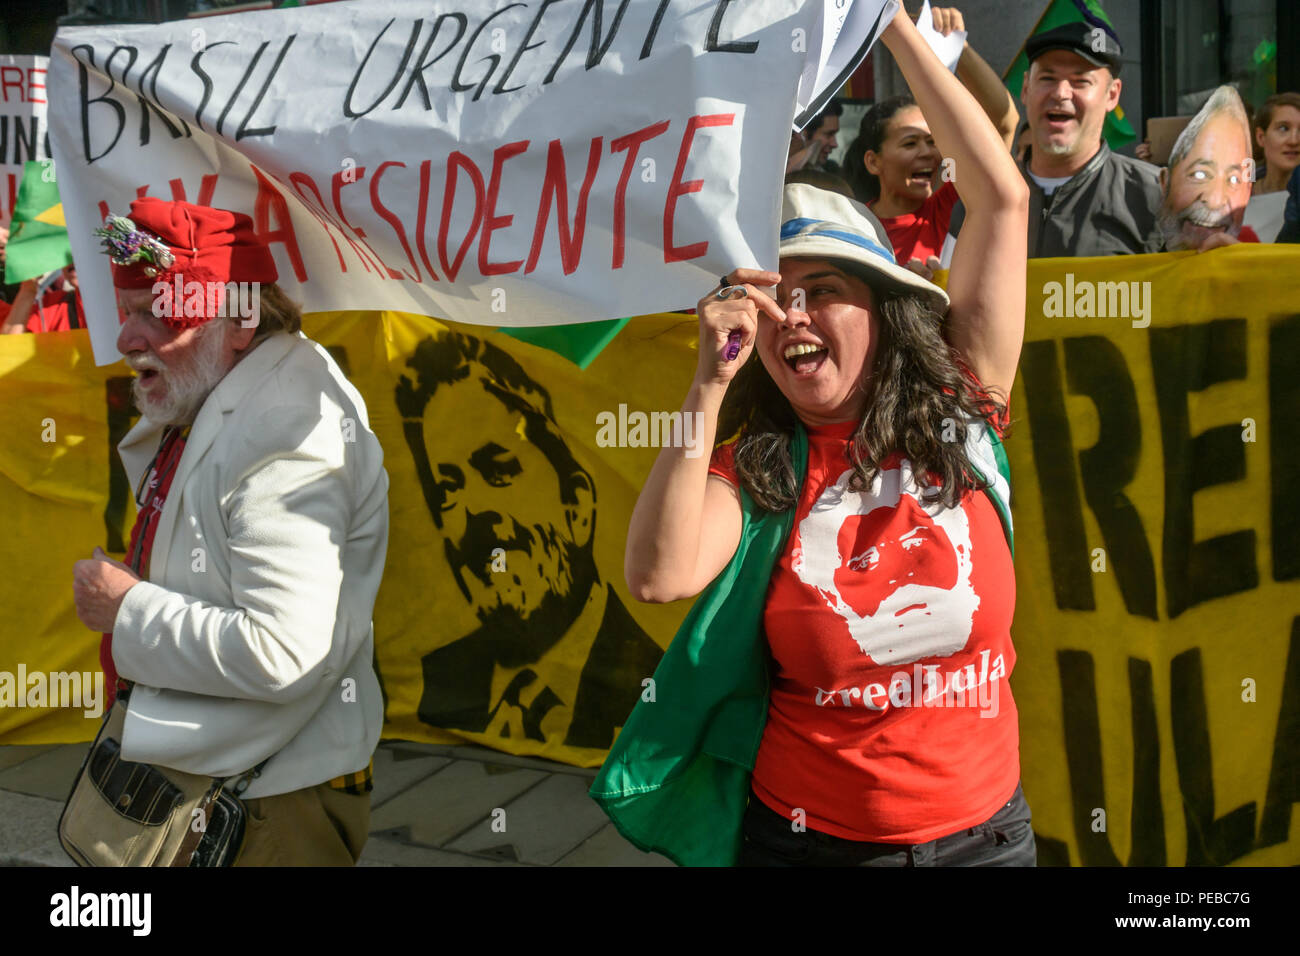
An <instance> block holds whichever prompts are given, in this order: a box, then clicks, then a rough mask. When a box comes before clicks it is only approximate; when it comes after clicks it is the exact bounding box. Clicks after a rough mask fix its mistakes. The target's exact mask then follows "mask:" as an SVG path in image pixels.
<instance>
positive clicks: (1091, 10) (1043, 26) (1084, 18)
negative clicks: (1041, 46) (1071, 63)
mask: <svg viewBox="0 0 1300 956" xmlns="http://www.w3.org/2000/svg"><path fill="white" fill-rule="evenodd" d="M1067 23H1086V24H1088V26H1090V27H1100V28H1101V29H1102V30H1105V31H1106V32H1107V33H1108V34H1110V36H1111V38H1112V39H1113V40H1114V41H1115V42H1116V43H1119V36H1118V35H1117V34H1116V33H1115V28H1114V27H1113V26H1111V22H1110V17H1108V16H1106V11H1105V10H1103V9H1102V8H1101V4H1100V3H1098V2H1097V0H1052V2H1051V4H1050V5H1049V6H1048V8H1047V10H1045V11H1044V12H1043V15H1042V16H1041V17H1039V18H1038V23H1037V25H1036V26H1035V27H1034V29H1033V30H1031V31H1030V32H1029V36H1031V37H1032V36H1037V35H1038V34H1040V33H1046V32H1047V31H1048V30H1055V29H1056V28H1057V27H1059V26H1064V25H1065V24H1067ZM1025 39H1026V40H1027V39H1029V37H1026V38H1025ZM1120 46H1121V47H1122V46H1123V44H1122V43H1121V44H1120ZM1027 69H1029V57H1027V56H1026V55H1025V49H1024V47H1023V46H1022V47H1021V48H1020V53H1019V54H1018V55H1017V56H1016V58H1015V60H1014V61H1012V63H1011V66H1010V68H1009V69H1008V70H1007V72H1006V76H1005V77H1003V79H1004V80H1005V82H1006V84H1007V89H1009V90H1010V91H1011V95H1012V96H1016V97H1018V96H1020V87H1021V84H1022V83H1023V82H1024V77H1025V71H1026V70H1027ZM1101 134H1102V135H1103V136H1104V137H1106V144H1107V145H1108V146H1110V148H1111V149H1118V148H1119V147H1121V146H1125V145H1127V144H1129V143H1131V142H1133V141H1134V140H1135V139H1137V138H1138V137H1137V133H1135V132H1134V131H1133V126H1132V125H1131V124H1130V123H1129V121H1128V120H1127V119H1126V118H1125V116H1124V109H1123V107H1120V106H1116V107H1115V109H1114V110H1112V111H1111V112H1109V113H1107V114H1106V123H1105V125H1104V126H1102V129H1101Z"/></svg>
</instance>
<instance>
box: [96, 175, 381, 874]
mask: <svg viewBox="0 0 1300 956" xmlns="http://www.w3.org/2000/svg"><path fill="white" fill-rule="evenodd" d="M99 234H100V235H103V236H104V237H105V246H106V249H107V250H108V251H109V252H110V255H111V257H112V260H113V275H114V286H115V287H116V288H117V297H118V306H119V311H120V313H121V319H122V327H121V333H120V335H119V337H118V341H117V347H118V350H119V351H121V352H122V353H123V355H125V356H126V360H127V363H128V364H129V365H130V366H131V367H132V369H133V370H134V371H135V372H136V373H137V376H138V377H137V379H136V382H135V390H134V394H135V399H136V404H137V405H138V407H139V408H140V411H141V413H142V416H141V418H140V421H139V422H138V423H137V424H136V425H135V427H134V428H132V429H131V431H130V432H129V433H128V434H127V435H126V437H125V438H124V439H123V440H122V442H121V443H120V444H119V445H118V451H119V454H120V455H121V457H122V462H123V465H124V466H125V468H126V472H127V475H128V477H129V479H130V482H131V486H132V487H134V488H137V489H138V491H137V503H138V504H140V511H139V515H138V517H137V519H136V525H135V528H134V529H133V531H132V535H131V549H130V552H129V553H128V561H129V562H130V563H129V564H123V563H121V562H116V561H113V560H111V559H109V558H108V557H107V556H106V555H104V554H103V552H101V551H100V550H99V549H96V550H95V554H94V556H93V557H91V558H90V559H88V560H84V561H78V562H77V563H76V565H75V566H74V569H73V578H74V584H73V588H74V595H75V598H76V605H77V614H78V616H79V617H80V618H81V620H82V622H83V623H84V624H85V625H86V626H87V627H90V628H91V629H93V630H96V631H102V632H106V633H105V634H104V638H103V643H102V646H101V654H100V658H101V663H102V664H103V665H104V668H105V671H106V673H107V675H108V677H109V680H108V685H109V686H110V688H112V689H113V690H114V691H117V690H118V689H119V688H120V689H121V691H123V692H125V691H127V690H128V688H129V699H128V701H127V708H128V709H127V716H126V724H125V729H124V732H123V740H122V758H123V759H125V760H129V761H136V762H141V763H151V764H157V765H161V766H165V767H171V768H175V769H177V770H183V771H186V772H189V773H195V774H205V775H208V776H212V777H232V776H236V775H239V774H242V773H244V772H245V771H248V770H250V769H252V768H254V767H257V766H258V765H259V764H261V763H262V762H263V761H267V762H266V763H265V764H264V765H263V766H262V767H261V770H260V773H259V774H258V776H256V777H255V778H254V779H253V781H252V783H251V785H250V786H249V787H248V788H247V790H246V791H245V792H244V795H243V796H244V801H245V804H246V806H247V808H248V820H247V829H246V835H245V840H244V845H243V849H242V851H241V853H240V856H239V859H238V861H237V864H236V865H352V864H353V863H355V862H356V860H357V858H358V857H359V856H360V853H361V848H362V845H363V844H364V843H365V840H366V834H367V831H368V825H369V817H370V795H369V790H370V768H371V756H372V754H373V752H374V748H375V745H376V744H377V743H378V740H379V734H380V730H381V727H382V723H383V703H382V698H381V692H380V687H379V681H378V678H377V677H376V675H375V671H374V667H373V664H372V661H373V657H374V632H373V628H372V626H371V615H372V612H373V609H374V603H375V595H376V592H377V591H378V589H379V582H380V578H381V576H382V573H383V566H384V558H385V552H386V549H387V543H388V476H387V474H386V472H385V471H384V468H383V453H382V451H381V449H380V446H379V442H378V440H377V439H376V438H375V435H374V433H373V432H371V430H370V428H369V423H368V420H367V416H366V407H365V403H364V402H363V400H362V398H361V395H360V394H359V393H358V392H357V391H356V389H355V388H353V387H352V385H351V384H350V383H349V382H348V381H347V379H346V378H345V377H344V375H343V373H342V372H341V371H340V370H339V368H338V366H337V365H336V364H335V363H334V361H333V359H331V358H330V356H329V354H328V353H327V352H326V351H325V350H324V349H323V348H322V347H321V346H319V345H318V344H316V343H314V342H312V341H311V340H310V339H308V338H306V337H305V336H304V335H302V333H301V332H300V331H299V325H300V321H301V320H300V316H299V315H298V312H297V309H296V308H295V307H294V306H293V305H292V303H290V302H289V300H288V299H287V298H286V297H285V295H284V293H283V292H282V291H280V289H279V288H278V287H277V286H275V285H274V282H275V279H276V270H275V262H274V260H273V258H272V256H271V253H270V250H269V249H268V248H267V246H266V245H265V244H264V243H262V242H261V241H260V240H259V239H258V238H257V236H256V235H255V233H254V229H253V224H252V221H251V219H249V217H248V216H246V215H243V214H239V213H233V212H229V211H226V210H219V209H210V208H207V207H201V206H194V205H191V204H189V203H184V202H166V201H163V200H159V199H152V198H149V199H140V200H136V201H135V202H134V203H132V205H131V217H130V219H129V220H123V219H110V220H109V229H108V230H106V231H102V232H100V233H99ZM193 282H197V283H199V285H198V286H193V285H191V283H193ZM199 290H202V291H204V292H205V293H207V294H206V295H197V293H198V292H199ZM214 292H215V295H214V294H213V293H214ZM127 682H131V683H130V684H129V685H128V683H127ZM268 758H269V759H268Z"/></svg>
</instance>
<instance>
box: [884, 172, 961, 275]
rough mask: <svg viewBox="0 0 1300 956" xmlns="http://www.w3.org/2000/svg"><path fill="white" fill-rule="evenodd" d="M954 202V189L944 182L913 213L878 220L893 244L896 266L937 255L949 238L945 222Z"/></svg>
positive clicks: (955, 196)
mask: <svg viewBox="0 0 1300 956" xmlns="http://www.w3.org/2000/svg"><path fill="white" fill-rule="evenodd" d="M956 205H957V188H956V187H955V186H953V184H952V183H944V184H943V185H942V186H940V187H939V188H938V189H936V190H935V191H934V192H932V193H930V198H929V199H927V200H926V201H925V202H923V203H921V205H920V207H919V208H918V209H917V210H916V212H909V213H905V214H903V215H901V216H894V217H892V218H890V219H883V218H882V219H881V220H880V224H881V225H882V226H884V227H885V232H887V233H889V241H890V242H892V243H893V244H894V256H895V258H897V259H898V264H899V265H904V266H905V265H907V263H908V262H909V261H910V260H912V259H920V260H921V261H922V262H925V260H926V259H927V258H929V257H930V256H934V257H936V258H938V257H939V253H940V252H942V251H943V243H944V240H945V239H947V238H948V225H949V223H951V222H952V210H953V207H954V206H956ZM873 211H874V210H873Z"/></svg>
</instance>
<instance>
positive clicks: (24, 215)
mask: <svg viewBox="0 0 1300 956" xmlns="http://www.w3.org/2000/svg"><path fill="white" fill-rule="evenodd" d="M71 261H72V248H71V246H69V245H68V229H67V225H66V224H65V223H64V221H63V203H62V202H61V201H60V200H59V187H58V184H57V183H56V182H55V180H54V164H53V163H52V162H50V161H48V160H47V161H43V162H42V161H37V160H30V161H28V162H27V163H26V165H25V166H24V167H23V181H22V185H21V186H19V188H18V202H17V203H16V204H15V205H14V217H13V221H12V222H11V223H10V225H9V242H8V243H7V244H6V246H5V275H4V281H5V282H6V283H14V282H22V281H24V280H26V279H31V278H34V277H36V276H39V275H44V274H45V273H47V272H50V271H52V270H54V269H61V268H63V267H64V266H66V265H67V264H68V263H69V262H71Z"/></svg>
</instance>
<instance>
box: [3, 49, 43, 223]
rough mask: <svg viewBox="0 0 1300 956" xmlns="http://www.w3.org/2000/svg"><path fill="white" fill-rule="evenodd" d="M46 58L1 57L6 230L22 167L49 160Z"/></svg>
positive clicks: (4, 215)
mask: <svg viewBox="0 0 1300 956" xmlns="http://www.w3.org/2000/svg"><path fill="white" fill-rule="evenodd" d="M49 62H50V61H49V58H48V57H44V56H17V55H14V54H4V55H0V226H8V225H9V220H10V219H12V218H13V215H14V203H15V202H17V201H18V187H19V186H20V185H21V184H22V181H23V164H24V163H26V162H27V161H28V160H33V159H35V160H42V159H49V158H50V140H49V136H48V132H47V130H46V127H45V110H46V100H47V99H48V97H47V96H46V95H45V75H46V71H47V68H48V66H49Z"/></svg>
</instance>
